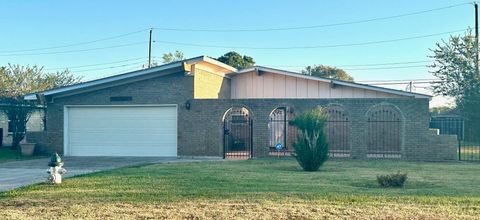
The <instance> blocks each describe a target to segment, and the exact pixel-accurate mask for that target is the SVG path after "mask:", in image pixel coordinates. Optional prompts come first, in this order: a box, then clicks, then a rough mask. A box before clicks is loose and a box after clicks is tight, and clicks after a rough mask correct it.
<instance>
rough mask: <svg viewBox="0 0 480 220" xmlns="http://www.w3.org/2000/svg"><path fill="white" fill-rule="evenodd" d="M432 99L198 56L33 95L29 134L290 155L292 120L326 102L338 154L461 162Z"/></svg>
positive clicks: (68, 145) (75, 145)
mask: <svg viewBox="0 0 480 220" xmlns="http://www.w3.org/2000/svg"><path fill="white" fill-rule="evenodd" d="M430 98H431V97H430V96H429V95H424V94H418V93H411V92H405V91H400V90H393V89H387V88H382V87H377V86H370V85H364V84H359V83H354V82H345V81H340V80H334V79H328V78H319V77H312V76H308V75H302V74H299V73H294V72H290V71H284V70H279V69H273V68H268V67H262V66H255V67H251V68H247V69H242V70H237V69H235V68H233V67H231V66H228V65H225V64H223V63H220V62H218V61H216V60H214V59H211V58H208V57H206V56H200V57H195V58H191V59H186V60H183V61H179V62H173V63H169V64H165V65H161V66H157V67H152V68H149V69H143V70H138V71H133V72H128V73H125V74H120V75H115V76H110V77H106V78H102V79H97V80H93V81H88V82H84V83H80V84H76V85H72V86H66V87H61V88H57V89H52V90H48V91H44V92H41V93H38V94H29V95H27V96H25V99H27V100H37V99H39V101H43V102H44V103H46V105H47V113H46V123H47V126H46V127H47V130H45V131H41V132H29V133H28V134H27V139H28V141H29V142H35V143H37V148H38V152H37V153H51V152H59V153H62V154H63V155H67V156H166V157H177V156H208V157H224V158H231V157H246V158H250V157H265V156H269V155H278V154H285V155H287V154H288V153H289V152H291V150H292V146H291V144H292V142H293V141H294V140H295V137H296V129H295V128H294V127H292V126H290V124H289V123H288V121H289V120H291V119H292V118H294V117H295V115H297V114H299V113H301V112H304V111H307V110H310V109H312V108H314V107H316V106H322V107H324V109H325V111H327V113H328V115H329V120H328V121H327V126H326V133H327V136H328V138H329V142H330V149H331V150H330V155H331V156H337V157H351V158H370V157H375V158H376V157H382V158H402V159H408V160H452V159H455V158H456V148H455V147H456V138H455V137H454V136H449V135H438V134H436V133H435V131H431V130H429V128H428V123H429V114H428V108H429V100H430Z"/></svg>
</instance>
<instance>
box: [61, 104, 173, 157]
mask: <svg viewBox="0 0 480 220" xmlns="http://www.w3.org/2000/svg"><path fill="white" fill-rule="evenodd" d="M65 113H66V115H65V154H66V155H69V156H168V157H171V156H177V107H176V106H161V107H160V106H122V107H120V106H101V107H67V108H66V111H65Z"/></svg>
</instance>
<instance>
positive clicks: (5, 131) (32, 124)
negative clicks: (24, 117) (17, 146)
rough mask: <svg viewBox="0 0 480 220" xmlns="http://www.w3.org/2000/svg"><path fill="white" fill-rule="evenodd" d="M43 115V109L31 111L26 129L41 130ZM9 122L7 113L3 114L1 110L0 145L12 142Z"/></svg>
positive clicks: (7, 144)
mask: <svg viewBox="0 0 480 220" xmlns="http://www.w3.org/2000/svg"><path fill="white" fill-rule="evenodd" d="M43 116H44V114H43V111H38V112H34V113H32V115H31V116H30V119H29V120H28V122H27V128H26V129H27V131H32V132H38V131H43V119H44V117H43ZM9 124H10V121H9V120H8V117H7V115H5V113H3V112H0V135H1V137H0V146H9V145H11V144H12V136H11V134H12V130H11V126H9Z"/></svg>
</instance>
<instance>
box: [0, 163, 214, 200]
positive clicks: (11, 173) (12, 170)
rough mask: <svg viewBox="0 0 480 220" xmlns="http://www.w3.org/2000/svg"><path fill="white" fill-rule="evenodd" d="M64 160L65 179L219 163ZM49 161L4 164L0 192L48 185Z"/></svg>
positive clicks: (0, 177) (0, 169)
mask: <svg viewBox="0 0 480 220" xmlns="http://www.w3.org/2000/svg"><path fill="white" fill-rule="evenodd" d="M62 159H63V161H64V162H65V165H64V168H65V169H66V170H67V174H66V175H65V177H72V176H76V175H80V174H86V173H93V172H98V171H104V170H111V169H115V168H120V167H126V166H134V165H141V164H151V163H177V162H196V161H205V160H219V159H216V158H207V159H179V158H165V157H63V158H62ZM49 161H50V159H49V158H44V159H35V160H23V161H12V162H6V163H0V192H2V191H8V190H11V189H15V188H18V187H22V186H26V185H31V184H35V183H40V182H44V181H46V180H47V177H48V174H47V169H48V168H49V167H48V166H47V164H48V162H49Z"/></svg>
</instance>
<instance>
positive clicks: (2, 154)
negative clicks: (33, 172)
mask: <svg viewBox="0 0 480 220" xmlns="http://www.w3.org/2000/svg"><path fill="white" fill-rule="evenodd" d="M38 158H42V157H41V156H22V153H21V152H20V149H18V150H10V147H0V163H3V162H8V161H14V160H31V159H38Z"/></svg>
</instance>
